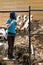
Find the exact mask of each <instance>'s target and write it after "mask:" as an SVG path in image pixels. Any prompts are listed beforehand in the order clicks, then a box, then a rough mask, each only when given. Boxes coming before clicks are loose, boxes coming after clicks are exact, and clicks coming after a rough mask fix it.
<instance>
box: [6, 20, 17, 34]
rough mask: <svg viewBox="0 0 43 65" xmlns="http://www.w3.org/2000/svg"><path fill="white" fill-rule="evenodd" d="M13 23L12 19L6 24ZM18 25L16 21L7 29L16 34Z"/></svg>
mask: <svg viewBox="0 0 43 65" xmlns="http://www.w3.org/2000/svg"><path fill="white" fill-rule="evenodd" d="M11 21H12V20H11V19H8V20H7V21H6V24H10V23H11ZM16 24H17V23H16V21H14V22H13V23H12V25H11V26H10V27H9V28H7V30H8V32H10V33H14V34H16Z"/></svg>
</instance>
